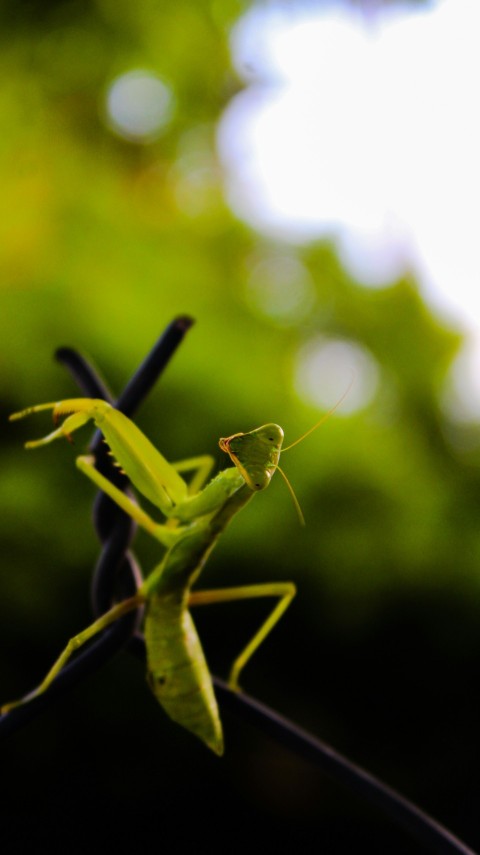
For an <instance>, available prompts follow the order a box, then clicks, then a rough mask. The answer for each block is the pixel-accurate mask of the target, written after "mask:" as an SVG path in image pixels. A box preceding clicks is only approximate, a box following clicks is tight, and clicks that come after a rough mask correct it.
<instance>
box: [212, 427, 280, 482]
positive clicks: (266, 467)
mask: <svg viewBox="0 0 480 855" xmlns="http://www.w3.org/2000/svg"><path fill="white" fill-rule="evenodd" d="M283 436H284V434H283V430H282V428H281V427H280V426H279V425H274V424H268V425H262V427H259V428H256V429H255V430H251V431H249V433H234V434H233V436H229V437H226V438H222V439H220V440H219V443H218V444H219V446H220V448H221V449H222V451H225V452H226V453H227V454H228V455H229V456H230V459H231V461H232V463H234V464H235V466H236V467H237V469H238V470H239V472H240V474H241V475H242V476H243V478H244V479H245V482H246V484H247V485H248V486H249V487H250V489H251V490H255V491H256V490H265V488H266V487H268V485H269V484H270V481H271V478H272V475H273V473H274V472H275V470H276V469H278V461H279V458H280V452H281V448H282V442H283Z"/></svg>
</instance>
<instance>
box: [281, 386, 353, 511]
mask: <svg viewBox="0 0 480 855" xmlns="http://www.w3.org/2000/svg"><path fill="white" fill-rule="evenodd" d="M354 379H355V377H354V376H352V379H351V380H350V383H349V384H348V386H347V388H346V389H345V392H344V393H343V395H342V396H341V397H340V398H339V399H338V401H337V402H336V404H334V405H333V407H331V408H330V409H329V410H328V411H327V412H326V413H324V415H323V416H322V418H321V419H320V420H319V421H318V422H317V423H316V424H314V425H313V427H311V428H309V429H308V430H307V431H306V432H305V433H304V434H302V436H300V437H299V438H298V439H296V440H295V442H291V443H290V445H287V447H286V448H282V449H281V451H280V454H283V453H284V451H290V449H291V448H293V447H294V446H295V445H298V444H299V443H300V442H303V440H304V439H306V437H307V436H309V435H310V434H311V433H313V431H314V430H316V429H317V428H318V427H320V425H323V423H324V422H326V421H327V419H329V418H330V416H331V415H332V413H334V412H335V410H336V409H338V407H339V406H340V404H341V403H342V401H344V400H345V398H346V397H347V395H348V393H349V392H350V389H351V388H352V384H353V381H354ZM276 469H277V470H278V471H279V472H280V475H281V476H282V478H283V480H284V481H285V484H286V485H287V487H288V491H289V493H290V495H291V497H292V501H293V504H294V506H295V510H296V512H297V515H298V519H299V522H300V525H301V526H305V525H306V523H305V517H304V515H303V511H302V508H301V506H300V502H299V501H298V499H297V497H296V495H295V490H294V489H293V487H292V485H291V484H290V481H289V480H288V478H287V476H286V475H285V472H284V471H283V469H281V468H280V466H279V465H278V463H277V465H276Z"/></svg>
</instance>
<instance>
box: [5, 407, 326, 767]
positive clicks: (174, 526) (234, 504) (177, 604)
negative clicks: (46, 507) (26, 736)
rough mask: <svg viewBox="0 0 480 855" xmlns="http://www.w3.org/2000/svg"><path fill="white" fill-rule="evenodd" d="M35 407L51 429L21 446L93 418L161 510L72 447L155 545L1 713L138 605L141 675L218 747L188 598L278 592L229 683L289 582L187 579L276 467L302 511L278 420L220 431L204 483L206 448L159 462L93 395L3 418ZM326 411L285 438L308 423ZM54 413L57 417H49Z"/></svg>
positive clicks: (290, 593)
mask: <svg viewBox="0 0 480 855" xmlns="http://www.w3.org/2000/svg"><path fill="white" fill-rule="evenodd" d="M342 399H343V397H342ZM342 399H340V400H342ZM338 403H340V401H339V402H338ZM336 406H338V404H337V405H336ZM335 408H336V407H334V408H333V409H335ZM43 410H52V411H53V420H54V424H55V429H54V430H53V431H52V432H51V433H49V434H48V435H47V436H45V437H43V438H42V439H38V440H33V441H30V442H27V443H26V446H25V447H26V448H37V447H39V446H43V445H47V444H49V443H51V442H53V441H54V440H56V439H60V438H62V437H64V438H67V439H69V440H70V438H71V435H72V433H74V432H75V431H76V430H78V429H79V428H81V427H83V426H84V425H85V424H87V423H88V422H89V421H93V423H94V424H95V425H96V427H97V428H98V429H99V430H100V431H101V433H102V434H103V438H104V440H105V442H106V443H107V445H108V446H109V449H110V453H111V454H112V456H113V458H114V460H115V462H116V465H118V466H119V467H121V469H122V470H123V471H124V473H125V474H126V475H127V476H128V478H129V479H130V481H131V483H132V485H133V486H134V487H135V488H136V489H137V490H138V492H139V493H140V494H141V495H142V496H143V497H144V498H146V499H148V500H149V501H150V502H151V503H152V504H153V505H154V506H155V507H156V508H157V509H158V510H159V511H160V512H161V514H162V515H163V517H164V521H163V522H157V521H156V520H155V519H154V518H153V517H152V516H150V514H148V513H147V512H146V511H145V510H143V508H142V507H140V505H138V504H137V503H136V502H135V501H133V500H132V499H131V498H129V496H127V495H126V494H125V493H123V492H122V491H121V490H120V489H119V488H117V487H116V486H115V485H114V484H112V483H111V482H110V481H109V480H108V478H106V477H105V476H104V475H102V474H101V473H100V472H99V471H98V470H97V469H96V468H95V460H94V457H93V456H91V455H82V456H80V457H77V459H76V465H77V467H78V468H79V469H80V471H81V472H83V474H84V475H86V476H87V477H88V478H89V479H90V480H91V481H92V482H93V483H94V484H95V486H96V487H97V488H99V489H100V490H102V491H103V492H104V493H106V494H107V496H109V497H110V498H111V499H112V500H113V502H115V503H116V504H117V505H118V506H119V507H120V508H122V510H123V511H124V512H125V513H126V514H127V515H128V516H130V517H131V518H132V519H133V520H134V521H135V522H136V523H137V524H138V525H139V526H140V527H141V528H142V529H144V530H145V531H146V532H148V534H150V535H151V536H152V537H153V538H155V539H156V540H157V541H159V542H160V543H161V544H162V546H163V547H164V548H165V552H164V555H163V557H162V560H161V561H160V563H159V564H158V565H157V566H156V567H155V568H154V569H153V570H152V572H151V573H150V575H149V576H148V577H147V578H146V579H145V580H144V581H143V583H142V584H141V586H140V587H139V589H138V591H137V593H136V594H135V595H134V596H132V597H129V598H128V599H126V600H123V601H121V602H119V603H116V604H115V605H113V606H112V607H111V608H110V610H109V611H107V612H106V613H105V614H103V615H102V616H101V617H100V618H98V619H97V620H95V621H94V623H92V624H91V625H90V626H88V627H87V628H86V629H84V630H83V631H82V632H80V633H79V634H78V635H76V636H74V637H73V638H72V639H70V641H69V642H68V644H67V646H66V648H65V649H64V651H63V652H62V653H61V655H60V656H59V658H58V659H57V660H56V662H55V663H54V665H53V667H52V668H51V669H50V671H49V672H48V674H47V675H46V677H45V678H44V679H43V681H42V682H41V683H40V685H39V686H38V687H37V688H36V689H34V690H33V691H32V692H30V693H29V694H28V695H26V696H25V697H23V698H21V699H20V700H17V701H14V702H11V703H8V704H5V705H4V706H3V707H2V708H1V712H2V714H5V713H8V712H9V711H10V710H11V709H13V708H15V707H17V706H19V705H22V704H25V703H28V701H30V700H31V699H33V698H34V697H37V696H38V695H40V694H42V693H43V692H45V691H46V690H47V689H48V688H49V686H50V685H51V683H52V682H53V680H54V679H55V677H56V676H57V675H58V674H59V672H60V671H61V669H62V668H63V667H64V665H65V664H66V663H67V661H68V660H69V659H70V657H71V656H72V655H73V653H74V652H75V650H77V649H78V648H79V647H81V646H82V645H83V644H85V643H87V642H88V641H89V640H90V639H92V638H93V637H94V636H95V635H97V634H98V633H99V632H102V631H103V630H104V629H105V628H106V627H108V626H109V625H110V624H112V623H113V622H114V621H116V620H118V619H119V618H120V617H122V616H123V615H125V614H127V613H128V612H130V611H132V610H134V609H138V608H139V607H144V635H145V644H146V651H147V679H148V683H149V685H150V687H151V689H152V691H153V693H154V695H155V697H156V698H157V700H158V701H159V703H160V704H161V706H162V707H163V709H164V710H165V712H166V713H167V714H168V715H169V716H170V718H171V719H173V720H174V721H175V722H177V723H178V724H180V725H182V726H183V727H184V728H186V729H187V730H188V731H190V732H191V733H192V734H194V735H195V736H197V737H198V738H199V739H200V740H202V741H203V742H204V743H205V745H206V746H208V747H209V748H210V749H211V750H212V751H214V752H215V753H216V754H218V755H221V754H222V753H223V749H224V740H223V731H222V724H221V721H220V716H219V711H218V706H217V702H216V699H215V695H214V691H213V685H212V679H211V675H210V672H209V669H208V666H207V663H206V660H205V656H204V653H203V650H202V646H201V643H200V640H199V637H198V635H197V631H196V629H195V625H194V623H193V620H192V617H191V614H190V608H191V607H194V606H201V605H207V604H210V603H224V602H231V601H234V600H246V599H252V598H257V597H274V598H276V599H278V602H277V604H276V605H275V607H274V608H273V610H272V611H271V612H270V613H269V615H268V617H267V618H266V620H265V621H264V622H263V623H262V625H261V626H260V628H259V629H258V630H257V632H256V633H255V634H254V636H253V638H252V639H251V640H250V641H249V643H248V644H247V645H246V647H245V648H244V649H243V650H242V651H241V653H240V654H239V656H237V658H236V659H235V661H234V663H233V665H232V668H231V671H230V676H229V685H230V687H231V688H232V689H235V690H238V689H239V678H240V674H241V672H242V671H243V668H244V667H245V665H246V664H247V662H248V661H249V660H250V658H251V656H252V655H253V654H254V652H255V651H256V650H257V648H258V647H259V646H260V645H261V643H262V642H263V641H264V639H265V638H266V637H267V635H268V634H269V633H270V631H271V630H272V629H273V627H274V626H275V624H276V623H277V622H278V620H279V619H280V617H281V616H282V615H283V613H284V612H285V610H286V609H287V608H288V606H289V605H290V603H291V601H292V599H293V597H294V596H295V593H296V588H295V585H294V584H293V583H292V582H269V583H265V584H255V585H245V586H241V587H231V588H225V589H218V590H192V586H193V584H194V583H195V582H196V580H197V578H198V576H199V575H200V573H201V571H202V569H203V567H204V565H205V563H206V561H207V560H208V558H209V556H210V553H211V552H212V550H213V548H214V546H215V544H216V543H217V541H218V539H219V537H220V535H221V534H222V533H223V531H224V530H225V529H226V527H227V526H228V525H229V523H230V522H231V520H232V519H233V517H234V516H235V515H236V514H237V513H238V512H239V511H240V510H241V509H242V508H243V507H245V505H247V504H248V502H250V500H251V499H252V498H253V496H254V495H255V493H256V492H259V491H261V490H264V489H266V488H267V487H268V485H269V484H270V481H271V478H272V476H273V475H274V473H275V472H276V470H277V469H278V470H279V471H280V472H281V473H282V475H283V477H284V478H285V480H286V481H287V485H288V486H289V489H290V491H291V493H292V495H293V497H294V501H295V504H296V507H297V510H298V512H299V515H300V518H301V520H302V519H303V518H302V515H301V511H300V509H299V506H298V503H297V502H296V499H295V496H294V494H293V491H292V489H291V487H290V485H289V484H288V480H287V479H286V476H285V475H284V473H283V472H282V470H281V469H280V467H279V458H280V454H281V453H282V451H286V450H287V448H283V449H282V444H283V438H284V433H283V430H282V428H281V427H279V425H276V424H265V425H263V426H262V427H259V428H257V429H255V430H252V431H250V432H247V433H236V434H233V435H232V436H230V437H227V438H222V439H220V440H219V445H220V448H221V449H222V451H224V452H226V453H227V454H228V455H229V457H230V459H231V461H232V462H233V463H234V466H233V467H230V468H228V469H225V470H223V471H221V472H219V473H218V474H217V475H216V476H215V477H214V478H212V479H211V480H210V481H209V482H208V483H207V480H208V478H209V475H210V473H211V470H212V467H213V463H214V461H213V458H212V457H210V456H208V455H201V456H197V457H193V458H189V459H186V460H182V461H179V462H176V463H169V462H168V461H167V460H166V459H165V457H163V455H162V454H161V453H160V451H158V449H156V448H155V446H154V445H153V444H152V443H151V442H150V440H149V439H148V438H147V437H146V436H145V434H144V433H142V431H141V430H140V429H139V428H138V427H137V426H136V425H135V424H134V422H132V421H131V420H130V419H129V418H127V416H125V415H124V414H123V413H121V412H120V411H119V410H117V409H115V408H114V407H112V406H111V405H110V404H108V403H107V402H106V401H103V400H99V399H98V400H97V399H94V398H72V399H68V400H64V401H60V402H56V403H48V404H38V405H36V406H32V407H28V408H27V409H24V410H22V411H21V412H17V413H14V414H12V415H11V416H10V419H11V420H17V419H22V418H24V417H26V416H29V415H31V414H33V413H38V412H40V411H43ZM330 412H332V411H329V412H328V413H327V414H326V416H324V417H323V418H322V419H321V420H320V421H319V422H317V424H315V425H314V426H313V427H312V428H310V430H308V431H307V432H306V433H305V434H304V435H303V436H302V437H300V439H298V440H296V442H294V443H292V444H291V445H290V446H288V448H292V447H293V446H294V445H296V444H297V443H298V442H300V441H301V440H303V439H304V438H305V437H306V436H307V435H308V434H310V433H311V432H312V431H314V430H316V428H317V427H318V426H319V425H320V424H321V423H322V422H323V421H324V420H325V418H327V417H328V415H329V414H330ZM61 419H63V422H62V423H61V424H60V426H58V422H59V421H60V420H61ZM185 472H187V473H192V474H191V476H190V479H189V480H188V481H186V480H185V479H184V478H183V477H182V473H185Z"/></svg>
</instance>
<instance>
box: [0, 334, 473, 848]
mask: <svg viewBox="0 0 480 855" xmlns="http://www.w3.org/2000/svg"><path fill="white" fill-rule="evenodd" d="M192 323H193V321H192V320H191V319H190V318H188V317H180V318H177V319H176V320H174V321H173V322H172V323H171V324H170V325H169V326H168V327H167V329H166V330H165V332H164V334H163V335H162V336H161V338H160V339H159V341H158V342H157V344H156V345H155V347H154V349H153V350H152V352H151V353H150V355H149V356H148V357H147V358H146V360H145V361H144V362H143V363H142V365H141V366H140V368H139V369H138V371H137V372H136V373H135V375H134V376H133V378H132V379H131V381H130V382H129V383H128V384H127V386H126V387H125V389H124V391H123V392H122V394H121V395H120V397H119V398H118V400H117V402H116V403H115V402H114V401H113V398H112V395H111V393H110V391H109V389H108V388H107V386H106V385H105V384H104V382H103V381H102V380H101V379H100V377H99V375H98V374H97V372H96V371H95V369H94V368H93V367H92V366H91V365H90V364H89V363H88V362H87V360H86V359H85V358H84V357H83V356H81V355H80V354H79V353H78V352H77V351H75V350H72V349H71V348H65V347H64V348H60V349H59V350H58V351H57V354H56V356H57V359H59V361H60V362H62V363H63V364H64V365H65V366H66V367H67V368H68V369H69V370H70V372H71V373H72V375H73V377H74V379H75V380H76V382H77V384H78V385H79V387H80V388H81V390H82V391H83V392H84V394H86V395H87V396H88V397H96V398H102V399H103V400H107V401H109V403H112V404H114V405H115V406H116V407H117V408H118V409H119V410H121V411H122V412H124V413H125V414H126V415H132V414H133V413H134V411H135V410H136V409H137V407H138V406H139V404H140V403H141V401H142V400H143V398H144V397H145V396H146V395H147V394H148V392H149V391H150V389H151V388H152V386H153V385H154V383H155V382H156V380H157V379H158V377H159V376H160V374H161V373H162V371H163V369H164V368H165V367H166V365H167V364H168V362H169V360H170V358H171V356H172V355H173V353H174V352H175V350H176V348H177V347H178V346H179V344H180V342H181V341H182V339H183V337H184V335H185V334H186V332H187V331H188V329H189V328H190V326H191V325H192ZM91 452H92V453H93V454H94V455H95V459H96V465H97V467H98V468H99V469H100V471H102V473H103V474H105V475H106V476H107V477H108V478H109V479H110V480H112V481H114V482H115V483H116V484H117V486H119V487H120V488H121V489H122V490H128V479H127V478H126V477H125V476H124V475H122V474H121V473H119V471H118V469H116V468H115V467H114V466H112V464H111V461H110V458H109V457H108V455H107V453H106V448H105V446H104V445H103V444H102V443H101V436H100V435H99V433H98V432H97V433H96V434H95V436H94V439H93V441H92V444H91ZM93 516H94V524H95V528H96V530H97V533H98V536H99V538H100V540H101V543H102V550H101V554H100V558H99V561H98V563H97V565H96V568H95V573H94V582H93V586H92V599H93V608H94V613H95V614H96V615H98V614H102V613H103V612H105V611H106V610H107V609H109V608H110V606H111V604H112V601H113V599H114V596H115V593H117V592H118V585H119V582H120V583H121V592H122V596H125V597H126V596H131V595H132V594H134V593H135V591H136V590H137V588H138V586H139V585H140V583H141V581H142V575H141V572H140V568H139V566H138V564H137V562H136V560H135V558H134V556H133V554H132V552H131V551H130V550H129V545H130V543H131V540H132V538H133V535H134V533H135V525H134V523H133V521H132V520H131V519H130V518H129V517H128V516H127V515H126V514H124V512H123V511H121V510H120V509H119V508H118V507H117V506H116V505H115V504H114V503H113V502H112V501H111V500H110V499H109V498H108V497H107V496H105V495H104V494H103V493H99V494H98V496H97V497H96V500H95V505H94V514H93ZM138 619H139V615H138V614H137V613H133V614H132V615H127V616H125V617H124V618H122V619H121V620H118V621H116V623H115V624H113V625H112V626H111V627H109V628H108V629H106V630H105V631H104V632H103V633H102V635H101V636H100V637H99V638H98V639H97V640H95V641H94V642H93V643H92V644H91V645H90V646H89V647H88V648H87V649H86V650H84V651H81V652H80V653H79V654H78V655H77V656H76V658H75V659H74V660H73V661H72V662H70V663H69V664H68V665H67V666H66V667H65V668H64V669H63V670H62V671H61V673H60V674H59V675H58V677H57V678H56V679H55V681H54V682H53V683H52V685H51V686H50V687H49V689H48V692H45V693H44V694H43V695H39V696H38V697H37V698H34V699H33V700H31V701H30V702H29V703H28V704H25V705H24V706H20V707H16V708H15V709H13V710H11V711H10V712H9V713H7V714H6V715H4V716H2V717H1V718H0V735H4V736H6V735H7V734H8V733H11V732H12V731H13V730H16V729H17V728H18V727H21V726H22V725H23V724H26V723H27V722H28V721H30V720H31V719H33V718H35V717H36V716H37V715H38V714H39V713H40V712H41V710H43V709H44V708H45V707H46V706H48V705H49V704H50V703H51V701H52V700H53V699H54V698H56V697H57V696H58V695H60V694H63V693H64V692H66V691H68V690H69V689H70V688H71V687H72V686H74V685H75V684H76V683H78V682H79V681H80V680H82V679H83V678H84V677H85V676H87V675H88V674H89V673H92V672H93V671H94V670H96V669H97V668H99V667H100V666H101V665H102V664H103V663H104V662H106V661H107V660H108V659H110V658H111V657H112V656H113V655H114V654H115V653H116V652H117V651H118V650H120V649H121V648H122V647H124V646H126V645H127V644H128V649H129V650H130V652H132V653H133V654H134V655H135V656H137V657H139V658H141V659H142V660H144V659H145V644H144V641H143V638H142V637H141V636H139V635H138V634H135V630H136V627H137V624H138ZM213 679H214V684H215V689H216V692H217V695H218V697H219V700H220V702H221V705H222V707H224V708H228V709H231V710H232V711H233V712H234V713H236V714H237V715H240V716H241V717H242V719H243V720H245V721H250V722H252V723H253V724H255V726H256V727H258V728H259V729H261V730H262V731H264V732H265V733H266V734H268V735H269V736H270V737H272V738H274V739H276V740H277V741H279V742H281V743H282V744H283V745H285V746H287V747H289V748H290V749H291V750H293V751H295V753H297V754H299V755H300V756H303V757H305V758H306V759H308V760H309V761H310V762H313V763H315V764H316V765H317V766H318V767H319V768H320V769H321V770H322V771H323V772H324V773H325V774H327V775H328V776H330V777H331V778H333V779H334V780H336V781H337V782H338V783H340V784H342V785H344V786H346V787H348V788H349V789H350V790H352V791H353V792H354V793H356V794H357V795H358V796H360V797H361V798H363V799H365V800H366V801H368V802H370V803H371V804H373V805H374V806H375V807H377V808H379V809H380V810H381V811H382V812H383V813H385V814H386V815H387V816H389V817H390V818H391V819H392V820H393V822H394V823H396V824H397V825H398V826H399V827H401V828H402V829H403V830H404V831H405V832H407V833H408V834H410V835H412V836H413V837H416V838H417V840H419V841H420V842H422V843H424V844H425V846H426V847H428V849H430V851H432V852H435V853H437V855H477V854H476V853H475V852H474V850H473V849H470V848H469V847H468V846H466V845H465V844H464V843H463V842H462V841H461V840H459V839H458V838H456V837H455V836H454V835H453V834H451V832H450V831H448V829H446V828H445V827H444V826H442V825H440V824H439V823H438V822H436V821H435V820H434V819H432V817H430V816H428V814H426V813H424V812H423V811H421V810H420V809H419V808H418V807H417V806H416V805H414V804H413V803H412V802H410V801H409V800H408V799H405V798H404V797H403V796H401V795H400V794H399V793H397V792H395V790H392V789H391V788H390V787H388V786H387V785H386V784H384V783H383V782H382V781H380V780H378V778H375V776H373V775H371V774H370V773H369V772H367V771H366V770H365V769H362V768H361V767H360V766H357V765H356V764H354V763H352V762H351V761H350V760H347V758H345V757H343V756H342V755H341V754H339V753H338V752H337V751H335V750H334V749H333V748H332V747H331V746H330V745H328V744H326V743H325V742H322V741H321V740H319V739H316V738H315V737H313V736H312V735H311V734H309V733H307V732H306V731H304V730H302V729H301V728H299V727H297V726H296V725H295V724H293V723H292V722H290V721H288V720H287V719H285V718H283V717H282V716H280V715H279V714H278V713H277V712H276V711H275V710H272V709H270V708H269V707H267V706H265V705H264V704H261V703H260V702H259V701H257V700H255V699H253V698H251V697H249V696H248V695H245V694H244V693H243V692H242V693H241V694H239V693H237V692H232V691H231V690H230V689H229V687H228V686H227V685H226V684H225V683H223V682H222V681H221V680H219V679H218V678H217V677H214V678H213Z"/></svg>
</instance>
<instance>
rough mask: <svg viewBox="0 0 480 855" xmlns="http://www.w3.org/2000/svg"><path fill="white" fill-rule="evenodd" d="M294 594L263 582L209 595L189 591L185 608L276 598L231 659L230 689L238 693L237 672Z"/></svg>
mask: <svg viewBox="0 0 480 855" xmlns="http://www.w3.org/2000/svg"><path fill="white" fill-rule="evenodd" d="M295 594H296V587H295V585H294V584H293V583H292V582H266V583H265V584H263V585H242V586H241V587H238V588H219V589H217V590H213V591H192V592H191V593H190V596H189V600H188V604H189V606H206V605H210V604H211V603H228V602H233V601H236V600H251V599H255V598H257V597H280V602H278V603H277V605H276V606H275V608H274V609H273V611H272V612H271V613H270V614H269V616H268V617H267V619H266V620H265V621H264V622H263V623H262V625H261V627H260V629H259V630H258V631H257V632H256V633H255V635H254V636H253V638H252V639H251V640H250V641H249V643H248V644H247V646H246V647H245V648H244V649H243V650H242V652H241V653H240V654H239V656H237V658H236V659H235V661H234V663H233V665H232V668H231V670H230V676H229V678H228V683H229V686H230V687H231V688H232V689H235V690H238V689H239V684H238V681H239V677H240V673H241V671H243V669H244V667H245V665H246V664H247V662H248V660H249V659H250V658H251V657H252V656H253V654H254V653H255V651H256V650H257V649H258V647H260V645H261V644H262V642H263V641H264V640H265V638H266V637H267V635H269V633H270V632H271V630H272V629H273V627H274V626H275V624H276V623H277V622H278V621H279V620H280V618H281V616H282V615H283V613H284V612H285V610H286V609H287V608H288V606H289V605H290V603H291V602H292V600H293V598H294V596H295Z"/></svg>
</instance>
